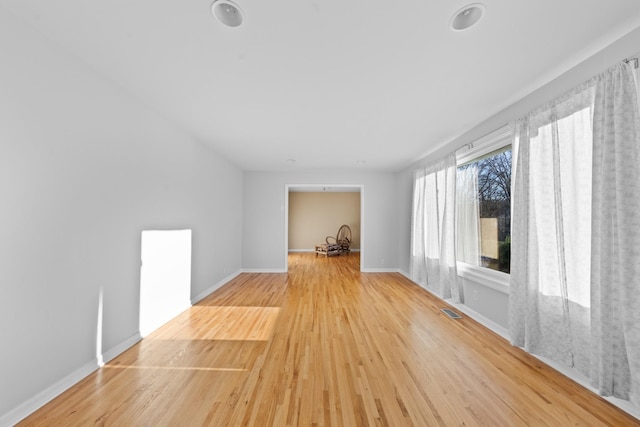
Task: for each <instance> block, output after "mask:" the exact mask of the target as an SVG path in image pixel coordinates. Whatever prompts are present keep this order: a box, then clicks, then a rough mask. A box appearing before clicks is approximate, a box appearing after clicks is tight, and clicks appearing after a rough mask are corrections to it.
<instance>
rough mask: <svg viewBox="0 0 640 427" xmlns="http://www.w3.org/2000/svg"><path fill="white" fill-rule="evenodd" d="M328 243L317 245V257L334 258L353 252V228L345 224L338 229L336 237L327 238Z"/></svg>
mask: <svg viewBox="0 0 640 427" xmlns="http://www.w3.org/2000/svg"><path fill="white" fill-rule="evenodd" d="M325 242H326V243H322V244H320V245H316V256H317V255H318V254H320V255H324V256H334V255H340V254H348V253H349V252H351V249H350V247H351V228H350V227H349V226H348V225H346V224H344V225H342V226H340V228H339V229H338V234H336V236H335V237H334V236H327V237H326V238H325Z"/></svg>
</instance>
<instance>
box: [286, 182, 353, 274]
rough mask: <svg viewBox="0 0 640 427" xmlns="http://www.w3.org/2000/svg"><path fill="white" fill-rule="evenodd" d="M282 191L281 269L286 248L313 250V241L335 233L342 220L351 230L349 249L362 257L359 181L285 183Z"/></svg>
mask: <svg viewBox="0 0 640 427" xmlns="http://www.w3.org/2000/svg"><path fill="white" fill-rule="evenodd" d="M285 191H286V194H285V202H286V203H285V227H284V229H285V239H284V240H285V271H288V268H289V266H288V259H289V253H290V252H292V253H293V252H315V245H317V244H321V243H325V238H326V237H327V236H336V233H337V232H338V229H339V228H340V227H341V226H342V225H343V224H346V225H348V226H349V228H350V229H351V231H352V242H351V250H352V251H353V252H359V253H360V254H359V255H360V256H359V259H360V261H361V260H362V259H363V258H362V257H363V252H364V235H363V229H364V227H363V224H364V209H363V206H364V186H363V185H340V184H330V185H329V184H327V185H320V184H313V185H312V184H304V185H290V184H287V185H286V186H285ZM345 256H348V255H345ZM359 264H360V265H359V269H360V271H362V262H360V263H359Z"/></svg>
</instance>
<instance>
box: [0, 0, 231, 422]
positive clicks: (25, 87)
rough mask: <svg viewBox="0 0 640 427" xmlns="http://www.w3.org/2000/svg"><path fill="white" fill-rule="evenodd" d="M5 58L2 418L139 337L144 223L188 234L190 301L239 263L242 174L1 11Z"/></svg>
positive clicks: (1, 112) (0, 98) (0, 117)
mask: <svg viewBox="0 0 640 427" xmlns="http://www.w3.org/2000/svg"><path fill="white" fill-rule="evenodd" d="M0 63H1V64H2V65H1V66H0V144H1V150H0V203H1V208H0V259H1V261H0V263H1V266H2V267H1V268H0V341H1V342H2V344H1V346H0V424H3V419H4V421H5V422H8V420H9V419H10V417H9V418H8V416H10V415H11V414H13V415H15V414H16V413H18V412H20V411H18V412H16V410H17V408H18V409H20V408H22V410H24V409H29V405H28V403H29V402H28V401H31V403H32V404H36V403H37V402H36V401H37V399H36V397H37V396H36V395H37V394H38V393H41V392H43V391H46V390H50V389H51V387H52V386H54V385H55V384H56V383H58V382H60V381H63V382H64V379H65V378H69V376H70V375H72V374H73V373H78V372H84V371H86V369H88V368H91V367H92V366H95V363H96V348H97V347H99V346H101V347H102V349H104V351H105V352H109V351H110V350H111V351H113V350H114V349H118V348H121V346H122V345H125V346H126V345H128V344H129V343H131V342H132V340H134V341H135V339H136V336H137V334H138V329H139V325H138V311H139V291H140V290H139V287H140V250H141V247H140V244H141V243H140V240H141V232H142V230H146V229H174V228H175V229H178V228H180V229H192V230H193V247H192V253H193V259H192V284H191V295H192V296H194V295H199V294H201V293H203V292H206V291H207V290H208V289H210V288H211V287H212V286H213V285H214V284H216V283H217V282H219V281H221V280H222V279H223V278H224V277H225V276H228V275H229V274H231V273H233V272H234V271H239V270H240V266H241V265H240V262H241V259H240V257H241V249H240V244H241V242H240V236H241V234H242V223H241V212H242V196H241V194H242V179H243V176H242V172H241V171H240V170H239V169H238V168H237V167H235V166H233V165H232V164H230V163H229V162H227V161H226V160H224V159H222V158H221V157H219V156H218V155H216V154H215V153H214V152H212V151H211V150H209V149H207V148H205V147H204V146H203V145H201V144H200V143H198V142H195V141H193V140H192V139H191V138H190V137H188V136H187V135H186V134H184V133H182V132H181V131H179V130H178V129H176V128H174V127H172V126H170V125H168V124H167V123H166V122H165V121H164V120H163V119H162V118H161V117H159V116H158V115H157V114H155V113H154V112H153V111H151V110H149V109H147V108H145V107H143V106H142V105H140V104H138V103H137V102H136V101H135V100H134V99H132V98H130V97H129V96H128V95H126V94H125V93H124V92H123V91H121V90H120V89H119V88H118V87H117V86H116V85H114V84H112V83H111V82H110V81H108V80H105V79H103V78H102V77H100V76H99V75H98V74H96V73H94V72H93V71H92V70H90V69H89V68H88V67H85V66H84V65H83V63H81V62H79V61H78V60H76V59H75V58H74V57H72V56H70V55H68V54H67V53H65V52H64V51H62V50H60V49H58V48H57V47H56V46H55V45H53V44H52V43H50V42H49V41H48V40H46V39H44V38H43V37H42V36H41V35H40V34H39V33H36V32H35V31H33V30H32V29H31V28H29V27H27V26H25V25H23V24H22V23H19V22H18V21H17V20H16V18H14V17H12V16H10V15H7V14H6V13H5V12H3V10H2V9H0ZM101 292H102V293H103V304H104V306H103V312H102V314H103V316H102V327H103V330H102V334H101V336H102V342H101V343H98V344H99V345H98V346H97V343H96V339H97V337H98V336H100V334H99V333H98V331H97V326H98V324H99V323H98V313H99V309H98V305H99V299H100V294H101ZM45 394H46V393H45ZM40 397H42V396H40ZM34 399H35V400H34ZM34 402H35V403H34ZM20 405H23V406H21V407H20ZM24 405H26V406H24ZM19 407H20V408H19ZM7 414H8V415H7ZM3 416H4V418H3Z"/></svg>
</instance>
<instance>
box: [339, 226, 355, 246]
mask: <svg viewBox="0 0 640 427" xmlns="http://www.w3.org/2000/svg"><path fill="white" fill-rule="evenodd" d="M336 242H337V243H338V244H339V245H340V246H342V247H343V248H345V249H349V245H350V244H351V228H350V227H349V226H348V225H346V224H344V225H342V226H341V227H340V228H339V229H338V234H337V235H336Z"/></svg>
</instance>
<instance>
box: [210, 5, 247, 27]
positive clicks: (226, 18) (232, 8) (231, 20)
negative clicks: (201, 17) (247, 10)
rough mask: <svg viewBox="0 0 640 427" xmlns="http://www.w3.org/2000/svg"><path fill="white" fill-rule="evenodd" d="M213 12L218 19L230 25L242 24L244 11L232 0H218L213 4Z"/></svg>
mask: <svg viewBox="0 0 640 427" xmlns="http://www.w3.org/2000/svg"><path fill="white" fill-rule="evenodd" d="M211 13H212V14H213V16H215V17H216V19H217V20H218V21H220V22H221V23H222V24H224V25H226V26H228V27H237V26H239V25H240V24H242V11H241V10H240V8H239V7H238V5H236V4H235V3H233V2H232V1H230V0H216V1H214V2H213V4H211Z"/></svg>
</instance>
